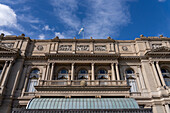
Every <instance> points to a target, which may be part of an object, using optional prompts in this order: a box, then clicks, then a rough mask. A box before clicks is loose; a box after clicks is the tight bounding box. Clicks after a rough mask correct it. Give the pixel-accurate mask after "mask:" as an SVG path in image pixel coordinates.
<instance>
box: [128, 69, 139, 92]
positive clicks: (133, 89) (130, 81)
mask: <svg viewBox="0 0 170 113" xmlns="http://www.w3.org/2000/svg"><path fill="white" fill-rule="evenodd" d="M126 78H127V84H128V85H129V86H131V88H130V92H137V84H136V78H135V74H134V71H133V70H132V69H128V70H126Z"/></svg>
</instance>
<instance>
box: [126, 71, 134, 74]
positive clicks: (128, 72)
mask: <svg viewBox="0 0 170 113" xmlns="http://www.w3.org/2000/svg"><path fill="white" fill-rule="evenodd" d="M126 73H127V74H133V73H134V72H133V70H127V71H126Z"/></svg>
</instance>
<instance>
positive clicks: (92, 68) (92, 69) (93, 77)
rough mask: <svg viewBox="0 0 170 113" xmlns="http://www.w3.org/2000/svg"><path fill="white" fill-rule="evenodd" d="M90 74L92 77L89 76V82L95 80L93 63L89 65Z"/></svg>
mask: <svg viewBox="0 0 170 113" xmlns="http://www.w3.org/2000/svg"><path fill="white" fill-rule="evenodd" d="M91 71H92V72H91V73H92V76H91V80H94V79H95V76H94V63H92V64H91Z"/></svg>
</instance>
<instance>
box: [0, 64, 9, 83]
mask: <svg viewBox="0 0 170 113" xmlns="http://www.w3.org/2000/svg"><path fill="white" fill-rule="evenodd" d="M7 64H8V61H6V62H5V65H4V66H3V69H2V72H1V75H0V83H1V82H2V80H3V76H4V74H5V70H6V68H7Z"/></svg>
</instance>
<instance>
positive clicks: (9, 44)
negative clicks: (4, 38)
mask: <svg viewBox="0 0 170 113" xmlns="http://www.w3.org/2000/svg"><path fill="white" fill-rule="evenodd" d="M2 45H4V46H5V47H8V48H12V47H13V46H14V43H2Z"/></svg>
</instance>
